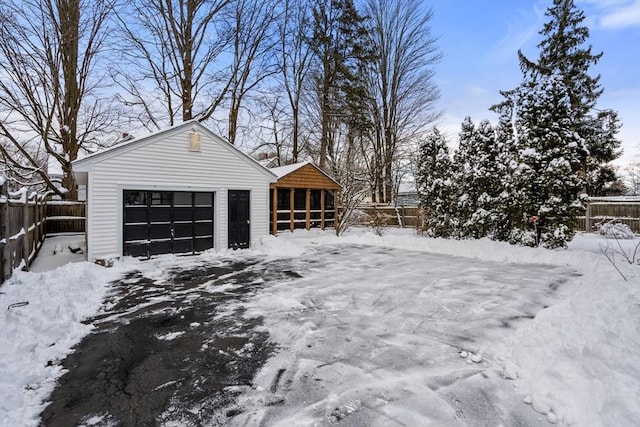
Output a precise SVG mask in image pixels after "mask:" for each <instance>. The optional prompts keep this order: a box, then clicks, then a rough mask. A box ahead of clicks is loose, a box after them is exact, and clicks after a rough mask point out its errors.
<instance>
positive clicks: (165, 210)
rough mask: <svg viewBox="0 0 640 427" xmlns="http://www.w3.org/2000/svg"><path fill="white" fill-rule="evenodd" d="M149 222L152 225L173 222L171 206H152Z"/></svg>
mask: <svg viewBox="0 0 640 427" xmlns="http://www.w3.org/2000/svg"><path fill="white" fill-rule="evenodd" d="M149 221H151V222H152V223H153V222H169V221H171V206H152V207H151V209H149Z"/></svg>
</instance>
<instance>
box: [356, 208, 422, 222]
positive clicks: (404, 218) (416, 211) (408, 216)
mask: <svg viewBox="0 0 640 427" xmlns="http://www.w3.org/2000/svg"><path fill="white" fill-rule="evenodd" d="M358 209H359V210H361V211H363V212H364V213H366V214H367V215H369V217H371V218H373V217H374V216H375V215H384V219H383V220H382V224H381V225H384V226H396V227H397V226H399V225H400V224H399V222H398V217H400V218H399V219H400V221H401V222H402V226H404V227H417V226H418V221H419V220H420V208H419V207H417V206H398V207H394V206H358ZM363 225H364V224H363Z"/></svg>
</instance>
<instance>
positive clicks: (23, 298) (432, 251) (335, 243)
mask: <svg viewBox="0 0 640 427" xmlns="http://www.w3.org/2000/svg"><path fill="white" fill-rule="evenodd" d="M602 243H605V244H609V245H615V244H616V243H615V242H614V241H607V240H605V239H603V238H602V237H601V236H596V235H579V236H577V237H576V239H575V240H574V242H572V244H571V245H570V248H569V250H557V251H548V250H545V249H531V248H520V247H514V246H510V245H507V244H503V243H498V242H491V241H489V240H480V241H449V240H441V239H428V238H423V237H419V236H415V235H414V234H413V232H412V230H388V231H387V233H386V234H385V235H384V236H383V237H378V236H375V235H373V234H372V233H369V232H367V231H366V230H355V231H353V232H351V233H349V234H348V235H347V236H346V237H342V238H337V237H335V236H333V235H332V234H331V233H318V232H299V233H295V234H293V235H291V234H284V235H281V236H279V237H278V238H274V237H269V238H265V239H263V240H262V241H261V242H260V244H259V245H256V246H255V247H254V249H252V250H248V251H238V252H234V253H233V256H234V257H239V258H242V257H252V258H253V259H255V257H256V256H258V257H260V258H261V259H263V260H264V262H269V263H272V264H273V266H274V268H278V266H279V265H286V266H287V268H291V267H292V266H293V267H294V268H295V271H296V272H298V273H300V274H301V276H302V277H299V278H298V277H295V275H292V276H291V278H290V279H289V280H286V281H282V282H278V283H275V284H272V285H269V286H265V287H264V289H262V290H261V291H259V292H258V294H257V296H256V297H255V298H253V299H250V300H249V301H248V302H245V303H244V304H245V308H246V309H247V312H246V315H247V316H262V317H264V328H265V329H266V330H267V331H268V332H269V333H270V335H271V336H272V339H273V340H274V341H276V342H277V343H278V345H279V348H280V351H279V352H278V353H277V354H276V355H275V356H274V357H273V358H272V359H271V360H270V361H269V362H267V364H266V365H265V366H264V367H263V369H262V370H261V371H260V373H259V374H258V375H257V377H256V378H255V381H254V382H255V386H254V387H253V388H247V389H243V390H241V391H242V394H241V395H240V399H239V402H238V409H239V410H240V411H242V413H241V414H240V415H238V416H236V417H235V418H232V419H231V421H232V422H234V423H236V424H239V425H242V424H246V425H253V424H257V423H260V422H262V423H264V424H266V425H292V424H291V423H292V422H293V423H294V424H295V425H325V424H327V423H341V424H343V425H429V424H435V423H439V422H442V423H445V424H446V425H478V421H479V420H480V421H484V425H499V424H500V423H501V422H502V423H503V424H504V425H510V424H517V423H520V424H521V425H522V424H524V425H528V424H529V425H530V424H531V423H533V422H535V423H538V419H540V420H541V421H542V422H543V423H545V422H547V421H549V422H559V423H560V424H562V425H567V426H574V425H575V426H583V425H589V426H610V425H616V426H632V425H637V420H638V419H640V266H637V265H636V266H631V265H629V264H625V263H623V262H622V260H621V259H618V261H617V266H618V268H620V270H621V272H622V273H623V274H624V275H625V276H626V277H627V279H628V280H629V281H628V282H625V281H624V280H623V279H622V276H621V275H620V274H618V272H616V270H615V269H614V267H613V266H612V265H611V264H610V263H609V262H608V261H607V259H606V258H605V257H604V256H603V255H602V254H601V253H600V249H599V246H600V245H601V244H602ZM637 243H638V241H637V240H634V241H623V242H622V244H623V245H626V246H624V247H627V248H630V247H633V246H634V245H635V244H637ZM225 255H226V256H228V255H229V254H228V253H226V254H225ZM218 256H220V254H215V253H211V252H210V253H205V254H203V255H201V256H198V257H182V258H179V257H170V256H166V257H159V258H157V259H155V260H153V261H152V262H146V263H145V262H141V261H137V260H131V259H125V260H124V261H122V262H118V263H116V264H115V266H114V267H113V268H110V269H105V268H102V267H99V266H96V265H92V264H88V263H86V262H81V263H76V264H70V265H66V266H63V267H60V268H58V269H56V270H53V271H48V272H39V273H33V272H32V273H24V272H19V273H17V274H16V275H15V276H14V277H13V278H12V279H11V280H10V281H9V282H8V283H6V284H5V285H3V286H2V287H1V288H0V325H2V328H0V342H3V343H6V344H4V345H3V346H2V347H0V390H1V393H0V394H1V395H2V396H3V397H2V399H0V425H36V424H37V422H38V421H37V415H38V413H39V412H40V411H41V410H42V408H43V404H42V400H43V399H46V397H47V395H48V394H49V393H50V392H51V390H52V389H53V386H54V382H55V378H57V377H58V376H59V375H60V374H61V368H60V367H59V366H58V364H57V361H59V360H60V359H62V358H63V357H64V355H65V354H67V353H68V352H69V351H70V348H71V347H72V346H73V345H74V344H75V343H76V342H77V341H78V340H80V339H81V337H82V336H83V335H84V334H87V333H89V332H90V331H91V326H90V325H85V324H83V323H81V321H82V319H84V318H86V317H88V316H91V315H92V314H95V313H96V312H97V311H98V310H99V307H100V302H101V300H102V297H103V295H104V294H105V292H106V290H107V289H108V283H109V282H110V281H112V280H115V279H117V278H119V277H121V276H122V275H123V274H124V272H126V271H129V270H131V269H137V270H140V271H142V272H143V274H145V275H156V276H161V275H162V274H163V273H162V271H154V269H157V268H159V267H160V268H169V267H171V268H174V267H176V266H178V267H179V266H181V265H182V266H185V267H189V266H193V265H195V264H202V263H203V262H204V263H206V261H207V259H211V258H216V257H218ZM27 301H28V303H29V304H28V305H22V306H15V307H12V308H11V309H7V307H9V305H10V304H14V303H21V302H27ZM546 306H548V307H546ZM545 307H546V308H545ZM534 315H535V318H533V319H530V318H531V317H532V316H534ZM50 361H51V363H50ZM47 365H49V366H47ZM5 396H6V397H5ZM545 419H546V421H545Z"/></svg>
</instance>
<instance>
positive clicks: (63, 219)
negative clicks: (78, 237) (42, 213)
mask: <svg viewBox="0 0 640 427" xmlns="http://www.w3.org/2000/svg"><path fill="white" fill-rule="evenodd" d="M85 211H86V204H85V203H84V202H67V201H56V200H54V201H49V202H47V220H46V222H45V233H46V234H52V233H84V232H85V220H84V219H85Z"/></svg>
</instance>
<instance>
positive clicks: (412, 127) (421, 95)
mask: <svg viewBox="0 0 640 427" xmlns="http://www.w3.org/2000/svg"><path fill="white" fill-rule="evenodd" d="M365 13H366V14H367V15H368V16H369V19H370V30H369V35H370V37H371V43H372V44H373V46H374V47H375V50H376V52H377V54H378V58H377V60H376V61H375V62H374V65H373V67H372V68H371V69H370V75H369V76H368V77H369V79H368V81H369V85H368V86H369V94H370V96H371V98H372V99H373V101H374V104H373V106H372V114H373V122H374V126H375V131H376V132H375V137H374V141H373V146H374V159H373V161H372V162H371V166H372V167H373V168H374V171H373V173H372V175H373V176H374V177H375V180H374V182H373V183H372V186H373V190H374V197H375V198H376V199H377V201H379V202H390V201H391V200H392V196H393V194H392V193H393V192H392V189H393V187H394V183H395V177H394V163H395V162H396V161H397V155H398V149H399V147H400V146H401V145H403V144H405V143H407V142H409V141H411V140H412V139H414V138H415V137H416V136H418V135H419V134H420V133H421V132H422V131H424V130H425V129H427V128H428V127H429V125H430V124H431V123H432V122H433V121H434V120H435V119H436V118H437V116H438V113H437V112H436V110H435V102H436V101H437V99H438V98H439V92H438V88H437V86H436V83H435V81H434V73H435V71H434V69H433V66H434V65H435V64H436V63H437V62H438V61H439V60H440V58H441V55H440V53H439V52H438V49H437V46H436V39H435V38H434V37H433V36H432V34H431V29H430V26H429V24H430V22H431V18H432V11H431V10H430V9H427V10H425V9H424V6H422V4H421V3H420V2H417V1H394V0H367V2H366V8H365Z"/></svg>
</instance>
